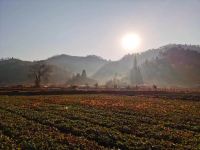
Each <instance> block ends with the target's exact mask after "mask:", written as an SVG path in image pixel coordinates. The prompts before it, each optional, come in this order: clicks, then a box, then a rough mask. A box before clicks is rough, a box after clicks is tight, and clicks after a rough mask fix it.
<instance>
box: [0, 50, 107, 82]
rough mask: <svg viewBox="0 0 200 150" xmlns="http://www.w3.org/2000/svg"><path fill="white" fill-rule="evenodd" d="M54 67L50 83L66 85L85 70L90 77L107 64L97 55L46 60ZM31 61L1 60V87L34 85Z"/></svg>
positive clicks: (67, 56)
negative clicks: (31, 77)
mask: <svg viewBox="0 0 200 150" xmlns="http://www.w3.org/2000/svg"><path fill="white" fill-rule="evenodd" d="M44 62H46V63H48V64H50V65H51V66H52V70H53V71H52V75H51V77H50V79H49V82H50V83H53V84H55V83H58V84H61V83H66V81H67V80H69V79H70V77H71V76H72V75H73V74H75V73H78V72H81V71H82V70H83V69H85V70H87V73H88V75H91V74H93V73H94V72H96V71H97V70H98V69H99V68H100V67H102V66H103V65H104V64H106V63H107V61H106V60H104V59H102V58H101V57H98V56H95V55H89V56H86V57H79V56H70V55H64V54H63V55H57V56H53V57H51V58H48V59H46V60H44ZM32 64H33V62H31V61H22V60H19V59H15V58H11V59H8V60H0V85H12V84H27V83H32V81H31V80H30V79H29V78H28V72H29V67H30V66H31V65H32Z"/></svg>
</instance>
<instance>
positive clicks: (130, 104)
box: [0, 94, 200, 150]
mask: <svg viewBox="0 0 200 150" xmlns="http://www.w3.org/2000/svg"><path fill="white" fill-rule="evenodd" d="M181 98H182V97H180V98H178V99H171V98H170V97H169V98H167V97H165V98H159V97H156V98H155V97H148V96H122V95H121V96H119V95H118V96H115V95H103V94H102V95H101V94H96V95H86V94H85V95H54V96H52V95H51V96H50V95H49V96H47V95H46V96H42V95H41V96H0V120H1V121H0V149H17V148H20V149H59V150H60V149H200V101H197V100H195V101H192V100H182V99H181Z"/></svg>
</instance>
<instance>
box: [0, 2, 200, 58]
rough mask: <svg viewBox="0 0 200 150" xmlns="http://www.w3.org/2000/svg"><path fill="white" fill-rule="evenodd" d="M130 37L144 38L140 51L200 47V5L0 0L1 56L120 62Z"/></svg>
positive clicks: (182, 3) (191, 3)
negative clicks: (170, 46)
mask: <svg viewBox="0 0 200 150" xmlns="http://www.w3.org/2000/svg"><path fill="white" fill-rule="evenodd" d="M129 32H135V33H137V34H139V35H140V37H141V38H142V43H141V45H140V48H138V50H137V51H144V50H147V49H150V48H157V47H160V46H162V45H165V44H168V43H187V44H200V0H0V57H17V58H20V59H25V60H38V59H44V58H47V57H50V56H52V55H57V54H63V53H64V54H69V55H78V56H85V55H89V54H95V55H99V56H102V57H103V58H106V59H113V60H116V59H119V58H121V57H122V56H123V55H125V54H126V53H127V51H125V50H123V48H122V46H121V38H122V37H123V35H124V34H126V33H129Z"/></svg>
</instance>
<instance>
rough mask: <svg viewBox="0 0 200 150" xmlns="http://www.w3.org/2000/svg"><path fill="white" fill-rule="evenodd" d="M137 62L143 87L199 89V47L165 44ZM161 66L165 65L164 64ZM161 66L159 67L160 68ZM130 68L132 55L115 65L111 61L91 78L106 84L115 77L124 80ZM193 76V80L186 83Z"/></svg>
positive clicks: (145, 53)
mask: <svg viewBox="0 0 200 150" xmlns="http://www.w3.org/2000/svg"><path fill="white" fill-rule="evenodd" d="M164 54H166V55H164ZM181 56H182V57H181ZM180 57H181V58H180ZM169 58H173V59H174V60H176V61H177V62H176V63H177V64H178V62H179V61H181V62H182V63H183V64H184V65H183V66H180V65H176V64H174V62H173V61H167V60H169ZM180 59H181V60H180ZM137 60H138V64H139V66H140V68H141V71H142V73H143V76H144V83H149V84H158V85H160V86H170V85H173V86H175V85H179V86H199V84H200V82H199V81H200V73H199V70H200V69H199V68H200V67H199V64H200V61H199V60H200V46H196V45H180V44H169V45H166V46H163V47H160V48H158V49H151V50H148V51H146V52H143V53H141V54H138V55H137ZM155 61H157V63H155ZM161 62H165V64H164V63H161ZM152 64H154V65H152ZM151 65H152V66H151ZM161 65H163V66H162V67H161ZM174 65H176V68H171V66H174ZM132 66H133V55H126V56H124V57H123V58H122V59H120V60H118V61H111V62H109V63H107V64H105V65H104V66H103V67H102V68H100V69H99V70H98V71H97V72H96V73H95V74H94V75H93V76H92V77H93V78H94V79H96V80H98V81H99V82H106V81H108V80H110V79H113V78H114V77H115V76H116V75H117V76H118V77H119V78H127V76H129V73H130V69H131V67H132ZM185 66H189V67H193V70H190V71H189V69H188V68H186V67H185ZM169 68H170V69H169ZM161 69H162V70H163V71H161ZM167 70H168V72H167ZM197 70H198V71H197ZM175 72H176V75H175ZM189 72H191V74H192V75H191V76H189V75H187V74H186V73H189ZM158 74H160V75H158ZM177 74H179V75H177ZM193 76H194V77H195V78H193V79H190V78H192V77H193Z"/></svg>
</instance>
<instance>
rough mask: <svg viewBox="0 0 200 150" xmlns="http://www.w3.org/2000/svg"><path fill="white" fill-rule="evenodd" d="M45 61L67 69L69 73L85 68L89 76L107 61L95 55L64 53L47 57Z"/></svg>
mask: <svg viewBox="0 0 200 150" xmlns="http://www.w3.org/2000/svg"><path fill="white" fill-rule="evenodd" d="M46 62H47V63H49V64H52V65H55V66H57V67H59V68H62V69H64V70H68V71H69V72H71V73H78V72H81V71H82V70H83V69H85V70H87V73H88V75H89V76H90V75H92V74H93V73H95V72H96V71H97V70H98V69H100V68H101V67H102V66H103V65H105V64H106V63H107V61H106V60H104V59H102V58H101V57H98V56H95V55H89V56H86V57H80V56H70V55H64V54H62V55H57V56H53V57H51V58H48V59H47V60H46Z"/></svg>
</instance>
